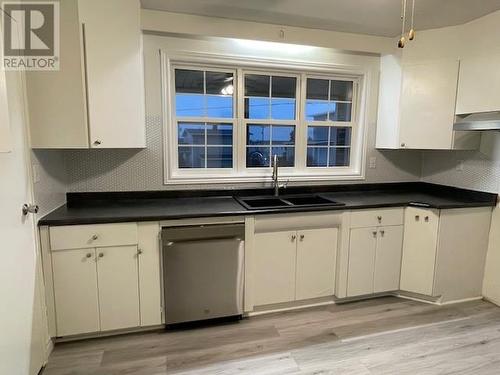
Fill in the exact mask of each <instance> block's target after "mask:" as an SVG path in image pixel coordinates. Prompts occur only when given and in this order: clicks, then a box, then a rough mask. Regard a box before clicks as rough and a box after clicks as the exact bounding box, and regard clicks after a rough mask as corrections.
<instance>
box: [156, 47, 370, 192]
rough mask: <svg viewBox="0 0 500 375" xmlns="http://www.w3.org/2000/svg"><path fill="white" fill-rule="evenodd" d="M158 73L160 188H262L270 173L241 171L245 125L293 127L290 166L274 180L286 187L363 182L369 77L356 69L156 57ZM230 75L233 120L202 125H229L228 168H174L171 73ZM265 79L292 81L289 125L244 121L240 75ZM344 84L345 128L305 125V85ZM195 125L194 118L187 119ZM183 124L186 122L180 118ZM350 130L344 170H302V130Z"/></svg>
mask: <svg viewBox="0 0 500 375" xmlns="http://www.w3.org/2000/svg"><path fill="white" fill-rule="evenodd" d="M160 56H161V69H162V72H161V73H162V74H161V76H162V109H163V121H164V135H165V137H164V138H165V139H164V183H165V184H166V185H175V184H189V183H193V184H204V183H212V184H217V183H239V182H268V181H270V177H271V175H272V168H270V167H269V168H246V159H245V158H246V124H247V123H252V124H253V123H255V124H258V123H261V124H276V125H280V124H281V125H295V126H296V134H295V166H294V167H283V168H280V176H281V178H282V179H283V180H288V181H326V180H361V179H364V178H365V176H364V173H365V159H366V126H365V121H366V120H365V119H366V115H367V114H366V111H367V109H366V107H367V106H366V93H367V92H369V84H370V83H369V72H368V71H365V70H363V69H360V67H359V66H346V65H335V64H318V63H302V62H295V61H287V62H283V61H278V60H275V59H261V58H250V57H239V56H227V55H216V54H207V53H197V52H183V53H179V52H177V53H173V52H172V53H171V52H168V51H162V50H161V51H160ZM175 67H179V68H183V69H189V68H190V67H191V68H192V69H196V70H209V71H217V70H220V71H235V77H236V79H235V81H234V85H235V91H234V93H235V94H234V95H233V107H234V108H233V116H234V117H233V119H228V118H224V119H212V118H210V121H205V122H221V123H233V168H220V169H215V168H199V169H196V168H193V169H191V168H178V160H177V157H178V156H177V155H178V154H177V152H178V149H177V147H178V145H177V122H176V116H175V77H174V74H173V72H174V68H175ZM252 73H254V74H266V75H271V76H272V75H275V76H276V75H282V76H294V77H295V76H296V77H297V95H296V108H295V111H296V119H295V120H252V119H244V118H243V117H244V74H252ZM307 78H320V79H330V80H349V81H352V82H353V100H352V111H351V113H352V118H351V122H335V121H318V122H315V121H307V120H306V119H305V103H306V79H307ZM191 120H192V121H194V122H200V121H202V120H200V118H191ZM180 121H186V122H189V121H190V118H188V117H181V118H180ZM308 125H314V126H316V125H318V126H338V127H349V126H350V127H351V128H352V131H351V153H350V166H349V167H306V157H307V126H308Z"/></svg>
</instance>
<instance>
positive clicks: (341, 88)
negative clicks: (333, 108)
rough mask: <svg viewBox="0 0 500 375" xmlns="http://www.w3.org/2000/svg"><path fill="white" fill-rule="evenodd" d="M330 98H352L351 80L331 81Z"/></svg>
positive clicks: (347, 99) (343, 99)
mask: <svg viewBox="0 0 500 375" xmlns="http://www.w3.org/2000/svg"><path fill="white" fill-rule="evenodd" d="M330 100H342V101H350V100H352V81H332V82H331V91H330Z"/></svg>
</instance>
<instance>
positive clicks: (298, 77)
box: [170, 66, 357, 176]
mask: <svg viewBox="0 0 500 375" xmlns="http://www.w3.org/2000/svg"><path fill="white" fill-rule="evenodd" d="M172 76H173V87H172V90H173V93H172V94H173V95H172V96H171V97H172V103H170V104H171V107H172V108H173V115H172V120H173V123H172V126H173V127H174V128H173V129H172V133H171V134H174V135H175V137H174V138H175V139H173V141H171V143H170V147H174V149H175V150H176V153H175V156H176V157H175V158H174V160H173V161H172V162H175V165H172V167H173V168H174V169H176V170H178V171H180V172H182V170H186V171H190V173H193V172H194V173H196V170H200V171H202V170H205V171H207V172H208V171H209V170H211V171H212V172H211V173H213V174H214V175H217V173H218V172H217V171H221V172H222V171H226V173H224V174H223V176H227V175H228V174H227V172H228V171H229V172H231V171H232V172H231V173H233V172H234V173H233V174H235V175H244V174H245V173H247V172H246V171H248V173H250V172H251V171H253V172H251V173H252V176H255V175H256V174H255V172H256V171H257V170H262V171H265V170H268V169H269V168H270V167H272V160H273V157H274V155H277V157H278V163H279V166H280V167H284V168H288V170H289V173H292V174H293V172H294V171H300V172H301V173H305V174H307V173H318V172H317V171H321V173H325V174H335V171H336V170H338V169H339V168H346V167H350V166H351V160H352V157H353V145H352V142H353V132H354V131H355V128H356V126H357V124H356V121H355V118H356V115H355V106H354V103H355V102H356V87H357V86H356V84H357V80H356V79H355V78H345V77H335V76H334V75H332V76H329V75H319V76H316V75H309V74H307V73H297V72H289V73H287V72H286V71H280V72H274V71H270V72H264V71H260V70H259V71H253V70H245V69H242V68H234V69H227V68H223V67H206V68H202V67H189V66H174V67H173V69H172ZM238 85H240V86H242V87H238ZM315 171H316V172H315Z"/></svg>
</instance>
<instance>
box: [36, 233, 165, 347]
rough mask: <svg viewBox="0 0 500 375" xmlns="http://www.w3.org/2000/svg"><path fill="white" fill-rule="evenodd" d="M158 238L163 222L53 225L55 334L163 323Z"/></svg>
mask: <svg viewBox="0 0 500 375" xmlns="http://www.w3.org/2000/svg"><path fill="white" fill-rule="evenodd" d="M158 236H159V224H158V223H139V224H136V223H124V224H101V225H78V226H61V227H51V228H50V229H49V238H50V251H49V254H50V257H49V258H48V259H49V260H50V264H44V269H45V270H46V275H47V274H49V273H50V275H51V276H52V280H48V279H46V285H48V286H49V287H50V286H52V290H53V293H48V295H50V296H51V297H50V298H52V300H49V301H47V305H48V306H49V307H50V306H51V305H52V308H49V309H48V310H49V311H53V315H54V316H53V317H49V319H50V318H52V319H53V320H54V324H53V326H54V327H55V332H52V335H53V336H57V337H61V336H72V335H78V334H84V333H95V332H100V331H113V330H119V329H126V328H136V327H146V326H154V325H159V324H161V292H160V289H161V287H160V254H159V252H160V250H159V237H158ZM50 268H51V269H52V272H50ZM51 281H52V282H51Z"/></svg>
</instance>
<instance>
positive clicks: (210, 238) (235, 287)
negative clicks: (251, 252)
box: [162, 224, 245, 325]
mask: <svg viewBox="0 0 500 375" xmlns="http://www.w3.org/2000/svg"><path fill="white" fill-rule="evenodd" d="M244 235H245V226H244V224H214V225H201V226H184V227H166V228H163V229H162V244H163V245H162V246H163V270H164V296H165V322H166V324H167V325H170V324H177V323H185V322H193V321H199V320H206V319H214V318H222V317H229V316H241V314H242V313H243V263H244Z"/></svg>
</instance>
